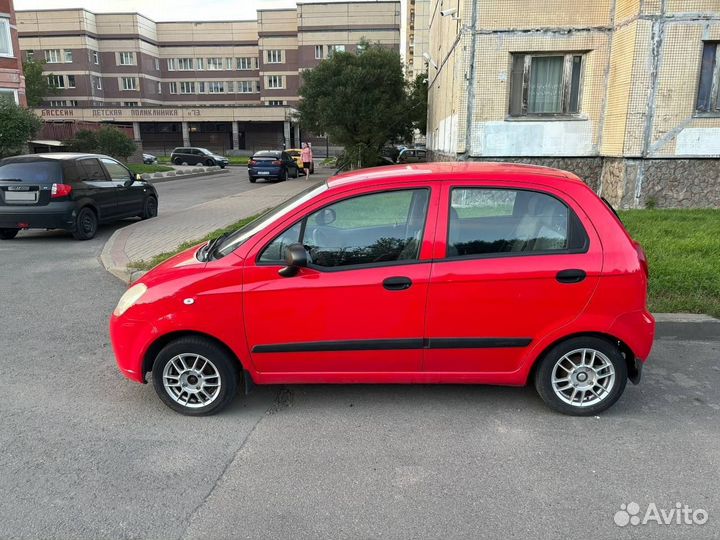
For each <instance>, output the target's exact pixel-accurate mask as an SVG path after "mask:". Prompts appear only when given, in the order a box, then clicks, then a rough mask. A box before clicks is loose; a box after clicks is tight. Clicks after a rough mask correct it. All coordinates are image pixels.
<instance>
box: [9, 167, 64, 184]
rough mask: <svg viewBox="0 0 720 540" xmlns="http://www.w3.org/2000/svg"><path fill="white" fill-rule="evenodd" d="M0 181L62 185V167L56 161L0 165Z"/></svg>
mask: <svg viewBox="0 0 720 540" xmlns="http://www.w3.org/2000/svg"><path fill="white" fill-rule="evenodd" d="M0 180H15V181H20V182H27V183H30V184H55V183H62V181H63V174H62V167H61V165H60V162H58V161H24V162H14V163H12V162H11V163H2V164H0Z"/></svg>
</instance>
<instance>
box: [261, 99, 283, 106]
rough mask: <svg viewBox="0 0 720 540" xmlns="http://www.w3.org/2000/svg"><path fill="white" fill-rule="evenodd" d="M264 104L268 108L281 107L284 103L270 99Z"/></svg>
mask: <svg viewBox="0 0 720 540" xmlns="http://www.w3.org/2000/svg"><path fill="white" fill-rule="evenodd" d="M265 103H266V104H267V106H268V107H282V106H283V105H284V103H283V102H282V101H281V100H278V99H271V100H270V101H266V102H265Z"/></svg>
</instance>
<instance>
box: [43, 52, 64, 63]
mask: <svg viewBox="0 0 720 540" xmlns="http://www.w3.org/2000/svg"><path fill="white" fill-rule="evenodd" d="M45 62H47V63H48V64H59V63H60V49H48V50H46V51H45Z"/></svg>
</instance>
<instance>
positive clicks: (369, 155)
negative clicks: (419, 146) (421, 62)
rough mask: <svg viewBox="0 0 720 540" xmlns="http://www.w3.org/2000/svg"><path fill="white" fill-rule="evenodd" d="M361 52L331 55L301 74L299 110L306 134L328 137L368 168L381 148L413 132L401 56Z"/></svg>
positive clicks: (372, 49) (379, 50) (370, 48)
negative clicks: (307, 132) (322, 134)
mask: <svg viewBox="0 0 720 540" xmlns="http://www.w3.org/2000/svg"><path fill="white" fill-rule="evenodd" d="M361 49H362V51H361V52H360V53H359V54H357V55H356V54H352V53H345V52H335V53H334V54H333V55H332V56H331V57H330V58H329V59H327V60H324V61H323V62H321V63H320V64H319V65H318V66H317V67H316V68H314V69H311V70H308V71H304V72H303V85H302V87H301V88H300V96H301V97H302V99H301V101H300V105H299V107H298V110H299V114H300V123H301V125H302V126H303V127H304V129H306V130H307V131H309V132H311V133H326V134H328V135H329V137H330V139H331V140H332V141H334V142H335V143H337V144H340V145H342V146H344V147H345V153H346V156H347V157H348V158H349V159H350V160H351V161H353V162H355V163H358V164H360V165H361V166H363V165H364V166H367V165H373V164H375V163H376V162H377V159H378V156H379V155H380V152H381V149H382V147H383V146H384V145H386V144H388V143H391V142H395V141H398V140H408V139H409V138H410V136H411V132H412V127H413V126H412V119H411V115H410V113H409V105H410V103H409V91H408V85H407V83H406V81H405V78H404V76H403V66H402V62H401V60H400V55H399V54H398V53H397V52H395V51H392V50H390V49H388V48H385V47H382V46H380V45H369V44H367V43H366V42H363V43H361Z"/></svg>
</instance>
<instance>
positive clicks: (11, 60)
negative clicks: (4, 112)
mask: <svg viewBox="0 0 720 540" xmlns="http://www.w3.org/2000/svg"><path fill="white" fill-rule="evenodd" d="M17 34H18V33H17V26H16V21H15V9H14V7H13V2H12V0H0V98H5V99H12V100H13V101H14V102H15V103H17V104H19V105H25V104H26V103H27V102H26V99H25V79H24V77H23V74H22V57H21V54H20V46H19V44H18V35H17Z"/></svg>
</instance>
